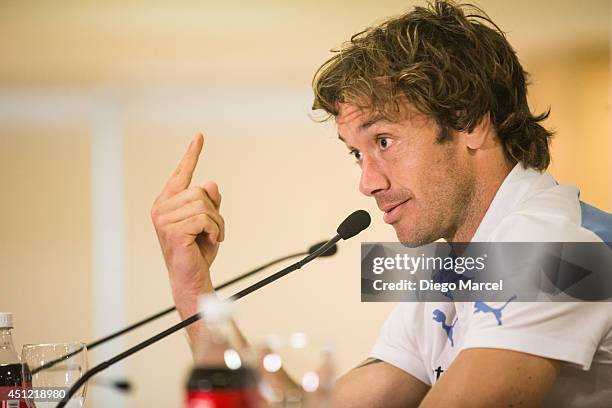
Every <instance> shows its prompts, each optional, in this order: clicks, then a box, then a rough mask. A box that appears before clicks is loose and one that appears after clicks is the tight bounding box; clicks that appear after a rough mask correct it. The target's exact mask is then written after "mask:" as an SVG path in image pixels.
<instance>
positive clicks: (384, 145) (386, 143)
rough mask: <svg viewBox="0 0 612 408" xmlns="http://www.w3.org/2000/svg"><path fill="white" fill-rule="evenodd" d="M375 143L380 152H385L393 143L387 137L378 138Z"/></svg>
mask: <svg viewBox="0 0 612 408" xmlns="http://www.w3.org/2000/svg"><path fill="white" fill-rule="evenodd" d="M377 141H378V145H379V146H380V148H381V149H382V150H387V149H388V148H389V147H390V146H391V145H392V144H393V141H392V140H391V139H390V138H388V137H379V138H378V140H377Z"/></svg>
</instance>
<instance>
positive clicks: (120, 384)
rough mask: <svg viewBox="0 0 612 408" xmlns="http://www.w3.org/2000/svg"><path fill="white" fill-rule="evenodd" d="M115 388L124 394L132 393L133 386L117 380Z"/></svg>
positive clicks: (114, 383) (114, 384)
mask: <svg viewBox="0 0 612 408" xmlns="http://www.w3.org/2000/svg"><path fill="white" fill-rule="evenodd" d="M113 387H115V388H116V389H117V390H119V391H122V392H131V391H132V384H131V383H130V382H129V381H128V380H115V381H113Z"/></svg>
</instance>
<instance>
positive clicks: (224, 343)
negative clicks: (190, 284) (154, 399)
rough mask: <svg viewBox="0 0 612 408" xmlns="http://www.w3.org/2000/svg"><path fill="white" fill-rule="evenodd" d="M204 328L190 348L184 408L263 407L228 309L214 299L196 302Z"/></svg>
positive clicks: (253, 376) (253, 373)
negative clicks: (192, 362) (191, 363)
mask: <svg viewBox="0 0 612 408" xmlns="http://www.w3.org/2000/svg"><path fill="white" fill-rule="evenodd" d="M200 313H202V316H203V318H202V319H203V322H204V327H203V330H202V333H201V336H200V338H201V339H200V341H199V342H198V344H194V347H193V348H194V357H195V366H194V367H193V369H192V370H191V373H190V375H189V379H188V381H187V394H186V404H185V405H186V407H187V408H204V407H205V408H239V407H240V408H253V407H263V406H264V405H263V399H262V398H261V397H260V395H259V392H258V381H257V376H256V372H255V370H254V369H253V368H252V367H251V366H250V365H249V363H248V356H246V355H245V353H244V352H243V353H242V354H241V353H240V352H239V350H240V343H241V340H240V338H239V334H238V333H237V331H236V328H235V326H234V324H233V322H232V315H233V313H232V305H231V304H230V303H229V302H226V301H222V300H219V299H217V298H216V297H211V296H207V297H204V298H202V299H201V301H200Z"/></svg>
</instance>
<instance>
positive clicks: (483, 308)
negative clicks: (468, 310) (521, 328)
mask: <svg viewBox="0 0 612 408" xmlns="http://www.w3.org/2000/svg"><path fill="white" fill-rule="evenodd" d="M515 299H516V295H514V296H512V297H511V298H510V299H508V301H507V302H506V303H504V305H503V306H502V307H500V308H494V307H491V306H489V305H487V304H486V303H485V302H475V303H474V314H476V313H478V312H483V313H493V316H495V318H496V319H497V325H498V326H501V325H502V320H501V319H502V311H503V310H504V308H505V307H506V306H508V304H509V303H510V302H512V301H513V300H515Z"/></svg>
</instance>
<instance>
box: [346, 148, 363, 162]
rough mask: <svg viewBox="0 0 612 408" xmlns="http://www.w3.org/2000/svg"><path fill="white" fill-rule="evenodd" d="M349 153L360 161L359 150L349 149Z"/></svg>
mask: <svg viewBox="0 0 612 408" xmlns="http://www.w3.org/2000/svg"><path fill="white" fill-rule="evenodd" d="M349 154H350V155H351V156H353V157H354V158H355V160H357V161H361V152H360V151H359V150H355V149H351V151H350V152H349Z"/></svg>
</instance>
